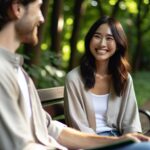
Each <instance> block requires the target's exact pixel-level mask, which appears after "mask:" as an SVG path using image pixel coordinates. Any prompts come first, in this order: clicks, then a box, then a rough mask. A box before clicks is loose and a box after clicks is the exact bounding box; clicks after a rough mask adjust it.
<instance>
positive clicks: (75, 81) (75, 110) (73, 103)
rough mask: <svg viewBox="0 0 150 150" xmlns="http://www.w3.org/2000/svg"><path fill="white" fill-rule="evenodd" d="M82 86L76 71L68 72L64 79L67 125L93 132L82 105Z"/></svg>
mask: <svg viewBox="0 0 150 150" xmlns="http://www.w3.org/2000/svg"><path fill="white" fill-rule="evenodd" d="M83 90H84V89H83V86H81V84H80V83H79V78H78V74H77V73H73V72H72V73H69V74H68V75H67V77H66V81H65V93H64V95H65V97H64V108H65V118H66V122H67V125H68V126H70V127H73V128H75V129H77V130H80V131H82V132H87V133H95V131H94V130H93V129H92V128H91V127H90V126H89V122H88V119H87V112H86V109H85V105H84V100H83V98H85V97H84V96H83V95H84V94H83V92H82V91H83Z"/></svg>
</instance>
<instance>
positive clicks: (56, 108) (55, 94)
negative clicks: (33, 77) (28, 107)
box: [38, 86, 65, 123]
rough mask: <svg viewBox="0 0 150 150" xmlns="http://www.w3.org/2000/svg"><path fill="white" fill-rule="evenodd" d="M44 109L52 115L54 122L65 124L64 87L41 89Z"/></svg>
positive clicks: (40, 94)
mask: <svg viewBox="0 0 150 150" xmlns="http://www.w3.org/2000/svg"><path fill="white" fill-rule="evenodd" d="M38 94H39V96H40V99H41V102H42V105H43V108H44V109H45V110H46V111H47V112H48V113H49V114H50V115H51V117H52V118H53V119H54V120H59V121H61V122H63V123H65V117H64V100H63V98H64V86H60V87H54V88H46V89H39V90H38Z"/></svg>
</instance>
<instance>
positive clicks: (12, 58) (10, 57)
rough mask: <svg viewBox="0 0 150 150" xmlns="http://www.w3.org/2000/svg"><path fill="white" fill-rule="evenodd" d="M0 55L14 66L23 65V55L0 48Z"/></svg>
mask: <svg viewBox="0 0 150 150" xmlns="http://www.w3.org/2000/svg"><path fill="white" fill-rule="evenodd" d="M0 55H2V56H3V58H5V59H6V60H7V61H9V62H10V63H11V64H12V65H13V66H14V67H15V68H18V67H19V66H22V65H23V61H24V59H23V56H22V55H20V54H16V53H12V52H10V51H8V50H6V49H3V48H0Z"/></svg>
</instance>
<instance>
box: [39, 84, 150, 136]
mask: <svg viewBox="0 0 150 150" xmlns="http://www.w3.org/2000/svg"><path fill="white" fill-rule="evenodd" d="M38 94H39V96H40V99H41V102H42V105H43V108H44V109H45V110H46V111H47V112H48V113H49V114H50V115H51V116H52V118H53V119H54V120H59V121H60V122H63V123H65V116H64V86H59V87H54V88H46V89H39V90H38ZM139 112H140V120H141V124H142V129H143V133H144V134H147V135H150V112H149V111H146V110H142V109H140V110H139Z"/></svg>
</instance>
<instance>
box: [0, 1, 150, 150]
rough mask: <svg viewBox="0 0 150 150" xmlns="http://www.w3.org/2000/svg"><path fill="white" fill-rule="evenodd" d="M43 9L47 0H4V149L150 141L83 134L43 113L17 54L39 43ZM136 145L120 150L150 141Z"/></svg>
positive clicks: (0, 56) (0, 37) (0, 15)
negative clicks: (43, 4) (19, 50)
mask: <svg viewBox="0 0 150 150" xmlns="http://www.w3.org/2000/svg"><path fill="white" fill-rule="evenodd" d="M41 5H42V0H0V117H1V118H0V120H1V121H0V149H2V150H48V149H64V150H65V149H67V148H71V149H78V148H83V149H86V148H93V147H98V146H103V145H106V144H110V143H112V142H117V141H124V140H126V139H131V140H133V141H138V142H139V141H149V140H150V139H149V138H148V137H145V136H142V135H140V134H133V135H132V134H128V135H125V136H121V137H120V138H118V137H107V136H106V137H104V136H97V135H92V134H85V133H81V132H79V131H76V130H73V129H71V128H68V127H65V126H64V125H62V124H60V123H59V122H56V121H52V120H51V117H50V116H49V115H48V114H47V113H46V112H45V111H44V110H43V109H42V106H41V104H40V100H39V97H38V94H37V92H36V88H35V87H34V84H33V82H32V80H31V79H30V78H29V76H28V75H27V73H26V72H25V71H24V70H23V68H22V66H21V65H22V62H23V59H22V57H21V56H20V55H18V54H16V50H17V48H18V47H19V46H20V44H21V43H32V44H33V45H36V44H37V42H38V38H37V31H38V30H37V29H38V26H39V25H40V24H41V23H43V22H44V18H43V15H42V13H41V10H40V7H41ZM132 145H133V146H131V145H127V146H126V147H123V148H121V149H122V150H125V149H128V150H130V148H131V149H133V147H134V149H135V148H137V149H136V150H138V148H139V147H141V148H143V149H145V150H147V149H149V148H150V143H148V142H143V143H140V144H132ZM66 147H67V148H66Z"/></svg>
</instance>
